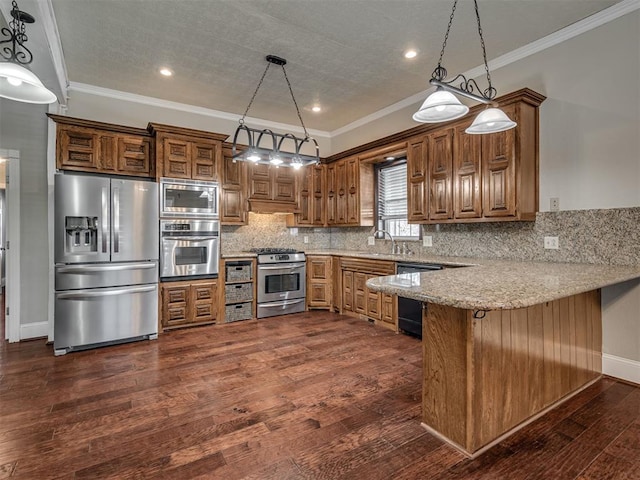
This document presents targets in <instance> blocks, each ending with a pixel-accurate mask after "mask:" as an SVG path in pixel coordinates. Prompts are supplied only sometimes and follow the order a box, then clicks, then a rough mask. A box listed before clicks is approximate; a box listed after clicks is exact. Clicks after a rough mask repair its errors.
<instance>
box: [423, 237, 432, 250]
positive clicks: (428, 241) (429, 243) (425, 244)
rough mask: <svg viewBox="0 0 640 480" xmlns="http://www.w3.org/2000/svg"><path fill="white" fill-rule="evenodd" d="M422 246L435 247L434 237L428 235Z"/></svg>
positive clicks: (424, 238)
mask: <svg viewBox="0 0 640 480" xmlns="http://www.w3.org/2000/svg"><path fill="white" fill-rule="evenodd" d="M422 246H423V247H433V237H432V236H431V235H426V236H424V237H422Z"/></svg>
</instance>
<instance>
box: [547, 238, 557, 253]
mask: <svg viewBox="0 0 640 480" xmlns="http://www.w3.org/2000/svg"><path fill="white" fill-rule="evenodd" d="M544 248H546V249H547V250H558V249H559V248H560V240H559V239H558V237H544Z"/></svg>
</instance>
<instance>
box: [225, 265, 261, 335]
mask: <svg viewBox="0 0 640 480" xmlns="http://www.w3.org/2000/svg"><path fill="white" fill-rule="evenodd" d="M218 279H219V280H220V282H221V283H220V285H221V288H220V289H219V290H220V291H219V295H220V297H219V302H218V303H219V305H220V312H219V315H218V318H219V321H220V323H231V322H238V321H242V320H249V319H251V318H256V313H257V312H256V299H257V291H256V281H255V279H256V259H255V258H246V257H238V258H225V259H223V260H222V262H221V265H220V275H219V277H218Z"/></svg>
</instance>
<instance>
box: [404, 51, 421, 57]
mask: <svg viewBox="0 0 640 480" xmlns="http://www.w3.org/2000/svg"><path fill="white" fill-rule="evenodd" d="M417 55H418V52H416V51H415V50H407V51H406V52H404V58H415V57H416V56H417Z"/></svg>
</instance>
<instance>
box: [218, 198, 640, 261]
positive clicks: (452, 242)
mask: <svg viewBox="0 0 640 480" xmlns="http://www.w3.org/2000/svg"><path fill="white" fill-rule="evenodd" d="M371 231H372V229H371V227H357V228H353V227H344V228H338V227H333V228H298V229H297V231H296V230H294V229H291V228H288V227H287V226H286V216H285V215H267V214H253V213H251V214H250V215H249V225H246V226H240V227H232V226H224V227H222V253H230V252H238V251H242V250H247V249H249V248H252V247H267V246H268V247H272V246H283V247H292V248H297V249H301V250H323V249H327V248H331V249H343V250H361V251H362V250H367V251H373V252H382V253H385V252H389V251H390V248H391V246H390V241H389V240H376V245H375V246H367V237H368V236H369V235H370V234H371ZM292 233H297V235H295V236H294V235H292ZM422 233H423V235H430V236H431V237H432V240H433V246H432V247H423V246H422V243H421V242H416V241H413V242H407V244H408V245H409V247H410V249H411V250H412V251H413V252H414V253H415V254H416V256H420V255H447V256H465V257H481V258H504V259H511V260H534V261H552V262H572V263H575V262H579V263H604V264H612V265H638V264H640V207H632V208H616V209H607V210H573V211H562V212H541V213H538V215H537V218H536V221H535V222H504V223H469V224H439V225H423V226H422ZM305 236H306V237H308V243H304V238H305ZM545 236H557V237H558V238H559V246H560V248H559V249H558V250H545V249H544V248H543V242H544V237H545Z"/></svg>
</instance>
